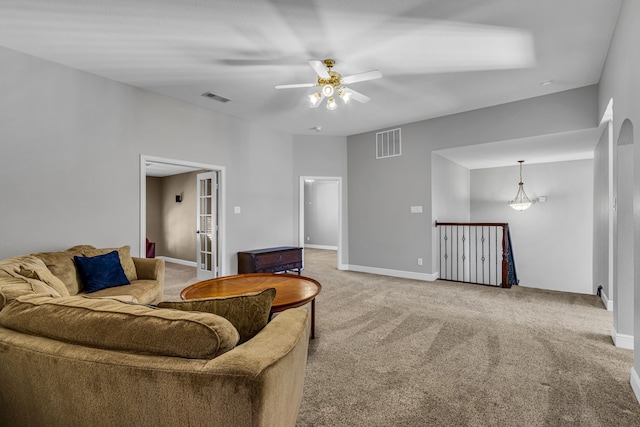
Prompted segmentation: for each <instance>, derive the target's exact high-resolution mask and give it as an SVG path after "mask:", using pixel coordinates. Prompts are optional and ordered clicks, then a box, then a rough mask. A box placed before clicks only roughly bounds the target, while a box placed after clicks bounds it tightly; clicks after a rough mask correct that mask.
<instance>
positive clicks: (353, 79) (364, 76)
mask: <svg viewBox="0 0 640 427" xmlns="http://www.w3.org/2000/svg"><path fill="white" fill-rule="evenodd" d="M380 77H382V73H381V72H380V71H378V70H371V71H365V72H364V73H358V74H352V75H350V76H346V77H343V78H342V83H344V84H346V85H348V84H351V83H358V82H364V81H367V80H374V79H379V78H380Z"/></svg>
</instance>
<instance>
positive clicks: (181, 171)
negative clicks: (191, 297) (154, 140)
mask: <svg viewBox="0 0 640 427" xmlns="http://www.w3.org/2000/svg"><path fill="white" fill-rule="evenodd" d="M204 172H206V173H211V174H213V176H214V177H215V184H214V183H212V182H209V185H210V187H209V188H206V189H204V190H203V191H207V192H210V193H211V194H210V196H209V203H208V204H206V205H205V206H206V209H208V210H209V212H208V213H209V214H210V215H209V216H208V217H206V218H204V217H203V218H202V220H205V221H210V222H209V224H208V225H210V229H209V230H206V229H205V231H206V233H205V235H206V236H208V237H209V238H210V239H211V240H210V241H207V247H206V248H205V249H206V250H205V251H203V250H202V248H203V246H202V243H203V242H202V240H203V239H202V238H200V236H199V234H200V233H199V231H200V221H201V217H200V212H201V209H204V207H200V206H199V203H200V201H201V198H200V197H199V196H198V195H199V194H200V188H198V187H199V185H200V184H201V183H200V182H198V181H199V180H197V179H196V176H197V174H198V173H204ZM174 176H175V177H179V176H186V177H189V176H191V178H190V179H189V180H188V182H189V184H188V186H189V189H188V191H189V192H190V193H188V194H192V195H190V197H183V194H182V192H181V191H175V192H176V194H175V196H174V195H173V193H172V194H171V195H170V196H171V199H172V200H171V201H170V202H169V203H170V204H171V205H172V206H171V208H174V210H175V209H177V208H178V207H179V206H180V204H182V203H185V204H189V205H190V211H191V212H193V214H189V215H188V216H187V217H186V218H185V217H184V215H183V216H180V217H178V218H182V219H178V220H177V221H176V218H175V217H174V216H173V214H172V216H171V217H170V218H168V220H170V221H171V223H172V225H171V230H172V233H174V234H175V233H176V232H179V233H181V241H191V242H192V244H189V245H188V247H189V248H191V249H188V248H187V249H185V250H187V251H188V253H189V256H188V257H187V258H189V259H191V260H192V261H185V262H181V260H180V259H173V258H171V257H169V258H167V257H163V258H166V259H167V260H168V261H173V262H178V263H180V264H185V265H191V266H194V267H197V270H198V273H199V274H198V277H199V278H200V276H201V273H200V271H201V270H202V271H203V272H204V271H207V270H209V269H210V272H209V273H207V274H206V277H204V275H203V279H201V280H204V278H211V277H217V276H221V275H224V274H225V271H224V270H225V268H224V266H223V265H224V263H223V262H222V260H223V259H224V257H225V253H224V231H225V227H224V194H225V193H224V184H225V168H224V167H222V166H216V165H212V164H206V163H198V162H190V161H185V160H178V159H169V158H162V157H155V156H149V155H141V156H140V256H142V257H144V256H145V255H146V250H145V249H146V238H147V231H148V226H149V225H150V224H148V216H147V214H148V213H151V212H149V211H148V207H147V203H148V197H147V196H148V189H147V185H148V183H147V177H166V178H167V179H171V177H174ZM213 186H215V188H213ZM152 190H153V189H152V188H150V189H149V191H152ZM184 195H186V194H184ZM167 197H168V196H167ZM173 197H175V201H173ZM214 197H215V199H214ZM165 198H166V197H165ZM213 202H215V203H213ZM174 203H175V205H174ZM152 206H153V205H152ZM214 207H215V210H214V209H213V208H214ZM152 209H153V207H152ZM165 214H166V213H163V215H165ZM208 231H210V233H209V232H208ZM182 234H184V235H182ZM178 237H180V236H178ZM174 238H175V236H174ZM214 249H215V250H214ZM160 255H162V254H160ZM161 257H162V256H161ZM203 257H204V258H203ZM203 260H206V261H207V262H206V263H204V265H202V261H203Z"/></svg>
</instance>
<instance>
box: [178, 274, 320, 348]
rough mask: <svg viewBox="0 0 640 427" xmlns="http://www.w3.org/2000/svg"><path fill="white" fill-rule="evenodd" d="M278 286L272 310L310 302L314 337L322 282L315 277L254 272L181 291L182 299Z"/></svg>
mask: <svg viewBox="0 0 640 427" xmlns="http://www.w3.org/2000/svg"><path fill="white" fill-rule="evenodd" d="M268 288H275V289H276V297H275V298H274V299H273V303H272V304H271V312H272V313H279V312H281V311H284V310H286V309H288V308H294V307H302V306H303V305H305V304H307V303H308V302H311V338H315V336H316V333H315V332H316V331H315V330H316V300H315V298H316V295H318V294H319V293H320V289H322V286H321V285H320V283H318V282H317V281H316V280H313V279H310V278H308V277H304V276H298V275H293V274H275V273H251V274H237V275H235V276H223V277H216V278H215V279H209V280H204V281H202V282H198V283H194V284H193V285H191V286H188V287H186V288H184V289H183V290H182V292H180V298H182V299H183V300H188V299H196V298H215V297H229V296H236V295H241V294H246V293H248V292H259V291H263V290H265V289H268Z"/></svg>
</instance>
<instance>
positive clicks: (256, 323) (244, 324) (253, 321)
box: [158, 288, 276, 344]
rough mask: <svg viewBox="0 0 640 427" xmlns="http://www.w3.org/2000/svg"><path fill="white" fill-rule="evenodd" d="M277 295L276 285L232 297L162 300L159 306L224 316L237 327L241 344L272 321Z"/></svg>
mask: <svg viewBox="0 0 640 427" xmlns="http://www.w3.org/2000/svg"><path fill="white" fill-rule="evenodd" d="M275 296H276V290H275V288H269V289H265V290H264V291H259V292H252V293H247V294H244V295H239V296H233V297H220V298H200V299H192V300H187V301H165V302H161V303H159V304H158V307H164V308H174V309H178V310H187V311H203V312H206V313H213V314H217V315H218V316H222V317H224V318H225V319H227V320H228V321H230V322H231V324H233V326H235V328H236V329H237V330H238V333H239V334H240V344H241V343H243V342H245V341H248V340H250V339H251V338H253V336H254V335H255V334H257V333H258V332H260V331H261V330H262V328H264V327H265V326H266V324H267V323H268V322H269V315H270V314H271V304H272V303H273V299H274V298H275Z"/></svg>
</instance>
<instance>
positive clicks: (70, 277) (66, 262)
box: [32, 250, 82, 295]
mask: <svg viewBox="0 0 640 427" xmlns="http://www.w3.org/2000/svg"><path fill="white" fill-rule="evenodd" d="M32 255H33V256H36V257H38V258H40V259H41V260H42V261H43V262H44V263H45V265H46V266H47V268H48V269H49V271H51V273H52V274H53V275H54V276H56V277H57V278H58V279H60V280H61V281H62V282H63V283H64V284H65V286H66V288H67V290H68V292H69V294H70V295H75V294H77V293H78V292H80V289H82V282H81V281H80V276H79V274H78V271H77V270H76V265H75V263H74V262H73V256H74V255H82V253H81V252H80V251H77V250H66V251H59V252H38V253H35V254H32Z"/></svg>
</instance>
